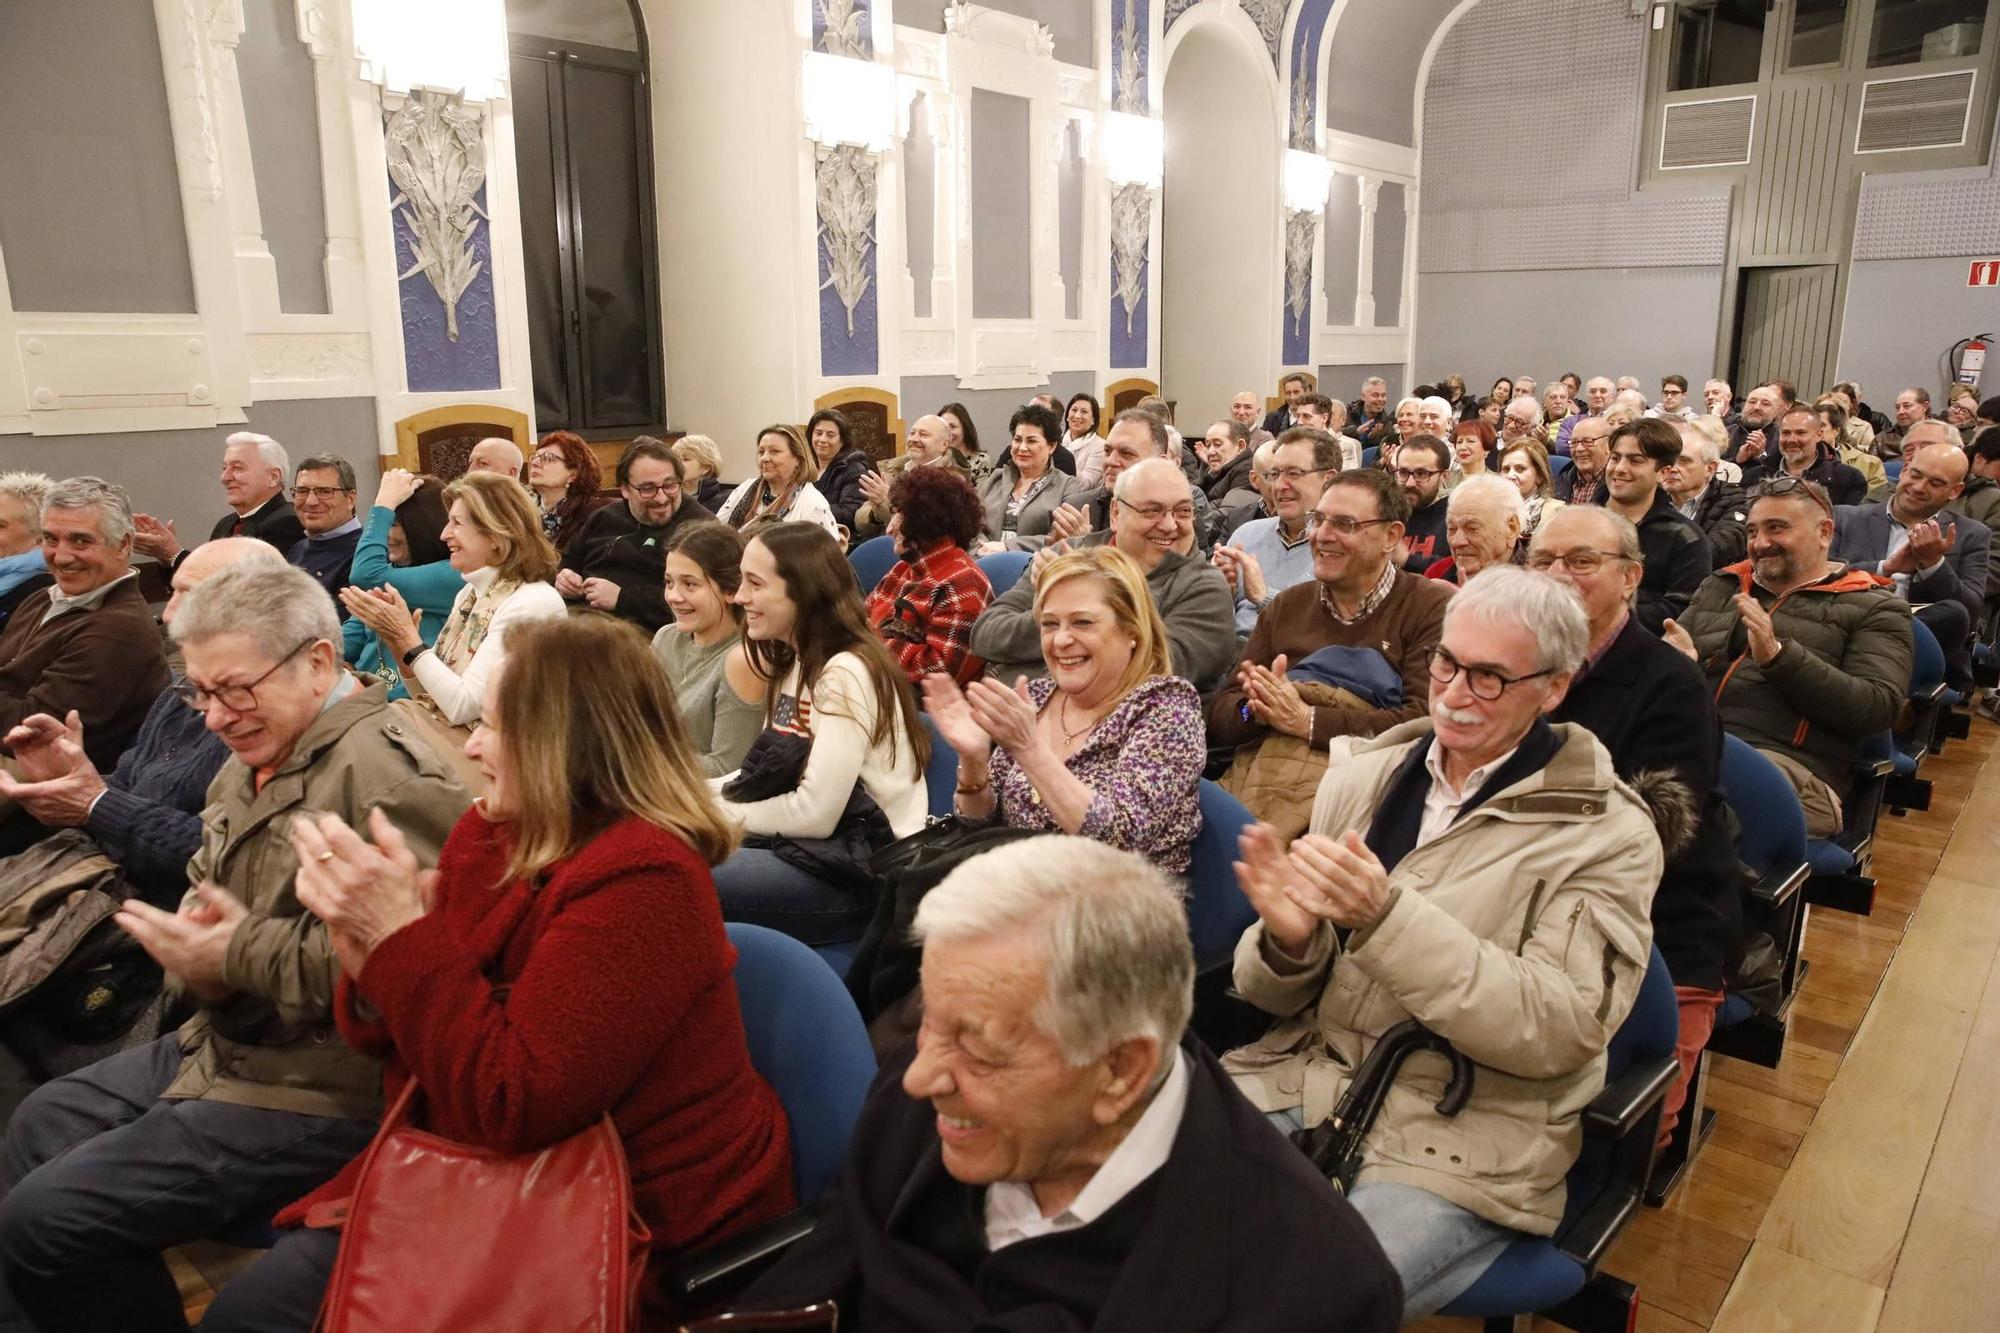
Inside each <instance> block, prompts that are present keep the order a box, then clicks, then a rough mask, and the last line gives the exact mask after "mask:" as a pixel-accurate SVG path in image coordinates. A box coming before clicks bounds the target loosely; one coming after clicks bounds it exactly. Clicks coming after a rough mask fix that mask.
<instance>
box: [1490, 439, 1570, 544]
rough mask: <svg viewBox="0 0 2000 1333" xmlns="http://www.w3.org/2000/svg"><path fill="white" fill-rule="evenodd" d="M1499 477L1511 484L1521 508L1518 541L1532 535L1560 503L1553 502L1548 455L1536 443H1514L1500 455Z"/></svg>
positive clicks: (1546, 451)
mask: <svg viewBox="0 0 2000 1333" xmlns="http://www.w3.org/2000/svg"><path fill="white" fill-rule="evenodd" d="M1500 475H1501V476H1502V477H1505V478H1506V479H1507V480H1508V481H1511V482H1513V483H1514V489H1515V490H1517V491H1519V492H1520V493H1521V502H1522V505H1523V506H1524V507H1523V511H1522V517H1521V540H1522V541H1523V542H1525V541H1527V540H1528V539H1529V538H1530V537H1532V536H1534V535H1535V529H1536V528H1539V527H1540V526H1541V525H1542V520H1543V519H1545V518H1547V517H1548V516H1549V515H1550V514H1553V513H1555V512H1556V511H1557V510H1558V509H1561V508H1563V507H1564V506H1563V502H1562V501H1561V500H1558V499H1556V489H1555V476H1554V474H1552V473H1551V472H1550V471H1549V452H1548V450H1547V449H1544V448H1543V447H1542V444H1541V441H1539V440H1516V441H1514V443H1512V444H1510V445H1506V446H1504V447H1503V448H1502V449H1501V451H1500Z"/></svg>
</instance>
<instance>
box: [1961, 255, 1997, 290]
mask: <svg viewBox="0 0 2000 1333" xmlns="http://www.w3.org/2000/svg"><path fill="white" fill-rule="evenodd" d="M1965 285H1966V286H1968V287H2000V259H1975V260H1973V261H1972V271H1971V272H1970V273H1967V274H1966V275H1965Z"/></svg>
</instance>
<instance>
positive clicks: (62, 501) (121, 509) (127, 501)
mask: <svg viewBox="0 0 2000 1333" xmlns="http://www.w3.org/2000/svg"><path fill="white" fill-rule="evenodd" d="M51 509H95V510H96V511H97V530H98V532H99V533H100V534H101V535H102V536H103V538H104V540H105V541H106V542H108V543H109V544H110V545H112V546H123V545H124V544H125V539H126V538H127V537H130V536H131V535H132V497H131V496H129V495H127V494H126V493H125V488H124V487H123V486H120V485H118V484H117V483H115V482H109V481H106V480H105V479H104V478H102V477H65V478H63V479H62V480H61V481H59V482H56V483H55V484H54V485H52V486H50V487H49V488H48V490H46V491H44V492H43V493H42V514H43V516H44V517H46V516H47V514H48V512H49V510H51ZM314 586H318V585H314Z"/></svg>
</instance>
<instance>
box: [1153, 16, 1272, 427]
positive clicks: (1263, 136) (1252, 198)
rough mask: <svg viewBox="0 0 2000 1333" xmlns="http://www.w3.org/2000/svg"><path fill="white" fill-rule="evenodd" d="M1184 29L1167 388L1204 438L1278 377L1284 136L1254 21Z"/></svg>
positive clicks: (1166, 317) (1176, 63) (1166, 228)
mask: <svg viewBox="0 0 2000 1333" xmlns="http://www.w3.org/2000/svg"><path fill="white" fill-rule="evenodd" d="M1183 22H1184V23H1191V24H1194V25H1195V26H1194V27H1192V28H1191V29H1189V30H1188V31H1187V32H1186V33H1185V34H1184V35H1180V37H1179V41H1178V43H1177V44H1176V45H1175V46H1174V47H1173V49H1172V51H1171V52H1170V53H1169V55H1168V58H1167V76H1166V84H1165V95H1164V108H1165V120H1166V129H1165V132H1166V149H1167V157H1166V173H1165V180H1164V185H1163V190H1164V194H1163V198H1162V201H1161V205H1162V208H1161V221H1160V264H1161V267H1160V303H1161V304H1160V338H1161V344H1162V346H1161V355H1160V370H1161V376H1160V382H1161V388H1162V391H1163V392H1164V393H1165V395H1166V396H1167V397H1168V398H1170V399H1172V400H1173V401H1174V403H1175V405H1176V411H1175V419H1176V421H1177V423H1178V424H1179V426H1180V428H1181V430H1182V431H1183V432H1184V433H1186V434H1188V435H1199V434H1200V433H1201V432H1202V431H1203V430H1205V429H1207V427H1208V424H1209V422H1211V421H1213V420H1216V419H1217V418H1219V417H1224V416H1227V415H1228V414H1229V400H1230V398H1231V397H1232V396H1233V395H1234V394H1237V393H1239V392H1241V391H1242V390H1244V389H1255V390H1256V391H1257V392H1258V393H1259V394H1266V393H1269V392H1271V387H1272V382H1273V381H1275V379H1276V377H1277V372H1276V369H1275V367H1276V366H1277V364H1278V360H1277V358H1278V336H1279V332H1280V325H1279V322H1278V268H1279V264H1278V228H1279V210H1278V203H1279V201H1278V158H1279V147H1280V140H1279V135H1278V122H1277V116H1276V112H1275V110H1274V109H1273V106H1272V92H1271V88H1272V85H1273V79H1274V76H1273V75H1272V72H1271V63H1270V57H1269V55H1268V54H1267V52H1266V51H1265V49H1264V47H1263V45H1262V43H1261V42H1259V41H1258V39H1257V37H1256V35H1255V33H1254V31H1250V30H1249V25H1248V22H1247V20H1244V19H1242V16H1241V15H1236V14H1221V15H1218V16H1216V17H1215V18H1213V19H1200V18H1197V17H1196V16H1194V15H1190V16H1189V17H1188V18H1187V19H1185V20H1183ZM1238 24H1241V25H1242V28H1243V30H1241V31H1239V29H1238V26H1237V25H1238Z"/></svg>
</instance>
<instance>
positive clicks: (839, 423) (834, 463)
mask: <svg viewBox="0 0 2000 1333" xmlns="http://www.w3.org/2000/svg"><path fill="white" fill-rule="evenodd" d="M806 443H807V444H810V445H811V446H812V451H813V460H814V461H815V462H816V463H817V464H818V465H819V480H817V481H815V482H814V483H813V486H814V487H815V488H816V489H817V490H818V491H819V493H820V494H821V495H822V496H824V497H825V498H826V505H827V508H828V509H831V510H832V511H833V521H834V522H835V523H838V524H839V525H840V526H841V527H843V528H846V529H847V530H848V531H849V532H850V533H851V532H853V531H854V511H855V510H857V509H859V508H861V506H862V505H863V504H864V503H866V502H867V499H868V497H867V495H865V494H864V493H863V492H862V490H861V476H862V474H863V473H865V472H873V471H874V470H875V460H874V459H872V458H870V457H869V456H868V455H867V453H865V452H864V451H863V450H862V448H861V446H860V445H858V444H856V443H855V442H854V427H853V426H852V425H851V424H850V423H849V422H848V420H847V418H846V417H845V416H842V415H841V414H840V413H838V412H835V411H833V410H832V409H830V408H821V409H820V410H819V411H817V412H815V413H813V414H812V418H811V420H809V421H807V422H806Z"/></svg>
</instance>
